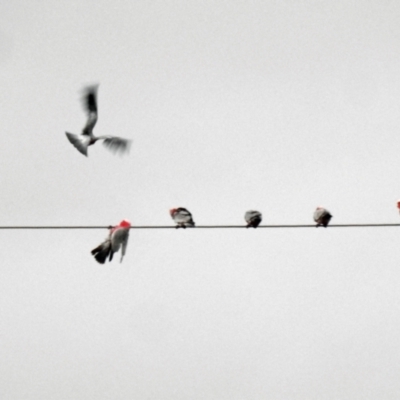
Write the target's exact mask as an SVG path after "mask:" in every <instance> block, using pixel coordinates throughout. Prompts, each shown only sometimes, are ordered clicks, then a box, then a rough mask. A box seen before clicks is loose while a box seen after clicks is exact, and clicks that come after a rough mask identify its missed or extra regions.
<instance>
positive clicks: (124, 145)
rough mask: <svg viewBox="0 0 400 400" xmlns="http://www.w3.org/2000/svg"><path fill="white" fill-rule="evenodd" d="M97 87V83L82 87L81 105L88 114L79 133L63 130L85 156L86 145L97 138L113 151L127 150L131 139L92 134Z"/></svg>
mask: <svg viewBox="0 0 400 400" xmlns="http://www.w3.org/2000/svg"><path fill="white" fill-rule="evenodd" d="M97 88H98V85H95V86H88V87H86V88H85V89H84V91H83V92H84V95H83V106H84V108H85V111H86V113H87V115H88V119H87V122H86V125H85V127H84V128H83V130H82V133H81V134H80V135H75V134H73V133H69V132H65V134H66V135H67V138H68V140H69V141H70V142H71V143H72V144H73V145H74V146H75V148H76V149H77V150H78V151H79V152H80V153H82V154H83V155H84V156H86V157H87V155H88V147H89V146H91V145H93V144H95V143H96V142H97V141H98V140H103V144H104V146H106V147H107V148H108V149H109V150H111V151H112V152H114V153H118V152H119V153H121V154H123V153H125V152H128V151H129V148H130V145H131V141H130V140H128V139H123V138H120V137H116V136H99V137H96V136H94V135H93V128H94V126H95V125H96V122H97Z"/></svg>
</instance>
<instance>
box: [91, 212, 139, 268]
mask: <svg viewBox="0 0 400 400" xmlns="http://www.w3.org/2000/svg"><path fill="white" fill-rule="evenodd" d="M130 227H131V223H130V222H129V221H127V220H126V219H124V220H123V221H121V222H120V223H119V224H118V225H117V226H110V227H109V228H108V229H109V230H110V232H109V234H108V237H107V239H106V240H105V241H104V242H103V243H101V244H100V245H99V246H97V247H96V248H95V249H93V250H92V252H91V253H92V254H93V255H94V258H95V259H96V260H97V262H99V263H100V264H104V263H105V262H106V260H107V257H109V259H108V260H109V261H111V260H112V258H113V255H114V253H116V252H117V251H118V250H119V249H120V247H121V261H120V262H122V259H123V258H124V255H125V252H126V246H127V245H128V238H129V229H130Z"/></svg>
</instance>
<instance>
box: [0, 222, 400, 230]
mask: <svg viewBox="0 0 400 400" xmlns="http://www.w3.org/2000/svg"><path fill="white" fill-rule="evenodd" d="M385 227H400V223H399V224H385V223H380V224H335V225H329V226H328V228H385ZM108 228H109V226H99V225H70V226H68V225H58V226H56V225H54V226H52V225H30V226H29V225H26V226H0V230H6V229H9V230H18V229H19V230H30V229H43V230H44V229H57V230H66V229H108ZM243 228H246V225H197V226H196V227H194V228H190V227H188V228H187V229H243ZM262 228H265V229H292V228H313V229H315V224H313V225H296V224H294V225H291V224H289V225H259V226H258V228H257V229H262ZM320 228H321V229H323V227H320ZM130 229H176V226H175V225H153V226H150V225H139V226H131V228H130ZM249 229H252V228H249Z"/></svg>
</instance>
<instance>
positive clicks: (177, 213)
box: [169, 207, 195, 229]
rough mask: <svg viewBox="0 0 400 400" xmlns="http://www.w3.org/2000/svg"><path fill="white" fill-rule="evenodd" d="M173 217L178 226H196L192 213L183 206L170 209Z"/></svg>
mask: <svg viewBox="0 0 400 400" xmlns="http://www.w3.org/2000/svg"><path fill="white" fill-rule="evenodd" d="M169 213H170V215H171V218H172V219H173V220H174V222H175V223H176V228H177V229H178V228H184V229H186V228H187V227H189V228H194V226H195V223H194V221H193V217H192V214H191V213H190V212H189V211H188V210H187V209H186V208H183V207H178V208H172V209H171V210H169Z"/></svg>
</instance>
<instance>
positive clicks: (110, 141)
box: [100, 136, 132, 154]
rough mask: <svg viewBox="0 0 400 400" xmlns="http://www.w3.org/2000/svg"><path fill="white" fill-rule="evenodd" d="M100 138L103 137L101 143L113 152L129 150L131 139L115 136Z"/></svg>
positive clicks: (121, 152) (122, 152)
mask: <svg viewBox="0 0 400 400" xmlns="http://www.w3.org/2000/svg"><path fill="white" fill-rule="evenodd" d="M100 139H104V140H103V144H104V146H105V147H107V148H108V149H109V150H111V151H112V152H113V153H120V154H124V153H127V152H129V149H130V147H131V143H132V141H131V140H128V139H124V138H120V137H115V136H106V137H104V138H100Z"/></svg>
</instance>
